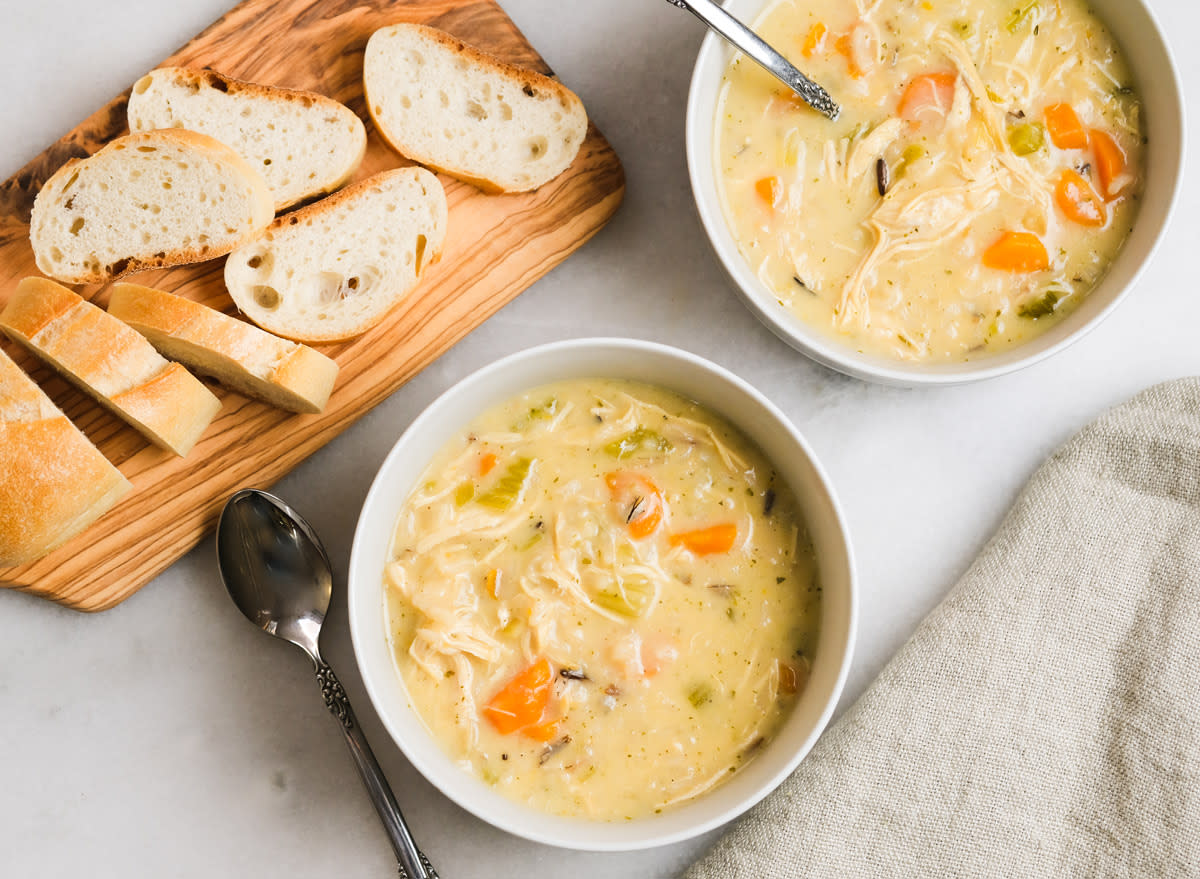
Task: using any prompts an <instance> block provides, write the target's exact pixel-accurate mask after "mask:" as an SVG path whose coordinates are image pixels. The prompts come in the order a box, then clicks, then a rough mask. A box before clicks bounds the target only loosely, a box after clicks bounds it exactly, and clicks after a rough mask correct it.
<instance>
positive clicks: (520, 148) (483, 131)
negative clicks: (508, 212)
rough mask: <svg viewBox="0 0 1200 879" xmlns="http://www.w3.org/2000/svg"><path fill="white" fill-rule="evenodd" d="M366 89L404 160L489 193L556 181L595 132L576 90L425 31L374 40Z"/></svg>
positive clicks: (408, 28) (412, 27) (387, 32)
mask: <svg viewBox="0 0 1200 879" xmlns="http://www.w3.org/2000/svg"><path fill="white" fill-rule="evenodd" d="M363 88H364V90H365V91H366V94H367V109H368V111H369V112H370V114H371V118H372V119H374V120H375V125H376V127H377V128H378V129H379V132H380V134H382V135H383V137H384V138H385V139H386V140H387V142H388V143H389V144H391V145H392V147H393V148H394V149H395V150H396V151H397V152H399V153H400V154H402V155H404V156H407V157H408V158H410V159H412V160H413V161H416V162H420V163H421V164H422V165H427V166H429V167H430V168H434V169H435V170H438V171H444V172H445V173H447V174H449V175H451V176H453V177H457V178H459V179H460V180H465V181H467V182H468V183H472V184H474V185H475V186H478V187H479V188H480V189H482V190H484V191H485V192H525V191H527V190H530V189H537V188H538V187H539V186H541V185H542V184H543V183H546V182H548V181H550V180H553V179H554V178H555V177H557V176H558V175H559V174H561V173H562V172H563V171H565V170H566V168H567V167H568V166H569V165H570V164H571V162H572V161H574V159H575V155H576V154H577V153H578V152H579V147H580V146H581V145H582V144H583V139H584V136H585V135H586V134H587V114H586V113H585V112H584V109H583V103H582V102H581V101H580V100H579V98H578V97H576V95H575V93H574V92H572V91H571V90H570V89H568V88H567V87H566V86H564V85H562V84H561V83H559V82H556V81H555V80H553V79H550V78H549V77H546V76H542V75H541V74H540V73H535V72H533V71H531V70H525V69H523V68H520V67H514V66H513V65H511V64H505V63H504V62H503V61H500V60H499V59H497V58H494V57H492V56H491V55H488V54H486V53H485V52H481V51H480V50H479V49H476V48H474V47H472V46H468V45H467V44H466V43H463V42H461V41H460V40H457V39H455V38H454V37H452V36H450V35H449V34H447V33H444V32H442V31H439V30H436V29H434V28H431V27H426V26H424V25H418V24H394V25H391V26H389V27H385V28H381V29H380V30H377V31H375V33H373V34H371V37H370V39H369V40H367V49H366V54H365V55H364V56H363Z"/></svg>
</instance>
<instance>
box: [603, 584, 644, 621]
mask: <svg viewBox="0 0 1200 879" xmlns="http://www.w3.org/2000/svg"><path fill="white" fill-rule="evenodd" d="M653 598H654V587H653V586H651V584H650V581H649V580H647V579H646V578H645V577H625V578H623V579H621V580H619V581H618V582H617V585H616V586H615V587H614V588H612V589H605V590H602V591H601V592H598V593H596V596H595V599H594V600H595V602H596V604H598V605H600V606H601V607H602V608H604V609H605V610H611V611H612V612H613V613H619V614H620V615H621V616H624V617H630V618H635V617H640V616H643V615H644V614H645V613H646V611H647V610H649V609H650V602H651V600H652V599H653Z"/></svg>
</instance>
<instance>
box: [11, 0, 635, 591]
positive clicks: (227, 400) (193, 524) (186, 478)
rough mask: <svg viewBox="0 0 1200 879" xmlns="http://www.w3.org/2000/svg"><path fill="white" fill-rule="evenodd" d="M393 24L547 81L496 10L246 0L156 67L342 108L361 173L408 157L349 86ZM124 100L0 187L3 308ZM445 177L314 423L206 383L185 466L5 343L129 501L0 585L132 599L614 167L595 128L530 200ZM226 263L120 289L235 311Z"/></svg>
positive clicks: (569, 247) (541, 240)
mask: <svg viewBox="0 0 1200 879" xmlns="http://www.w3.org/2000/svg"><path fill="white" fill-rule="evenodd" d="M400 21H412V22H420V23H423V24H428V25H432V26H434V27H438V28H441V29H442V30H445V31H449V32H450V33H452V34H454V35H455V36H457V37H459V38H461V39H463V40H464V41H466V42H468V43H472V44H474V45H476V46H478V47H480V48H482V49H485V50H487V51H489V52H492V53H493V54H495V55H497V56H499V57H500V58H502V59H504V60H506V61H509V62H512V63H515V64H519V65H522V66H525V67H530V68H533V69H536V70H539V71H541V72H543V73H550V70H549V69H548V68H547V67H546V64H545V62H543V61H542V59H541V58H540V57H539V56H538V54H537V53H536V52H535V51H534V49H533V47H532V46H530V45H529V43H528V42H526V40H525V38H524V37H523V36H522V35H521V33H520V32H519V31H518V30H517V28H516V26H515V25H514V24H513V23H512V21H510V20H509V19H508V17H507V16H506V15H505V14H504V12H503V10H501V8H500V7H499V6H498V5H497V4H496V3H495V2H493V0H246V2H244V3H242V4H241V5H239V6H237V7H236V8H234V9H233V10H232V11H230V12H229V13H228V14H227V15H225V16H224V17H223V18H222V19H221V20H220V21H218V22H216V23H215V24H213V25H212V26H211V27H209V28H208V29H207V30H205V31H204V32H203V33H202V34H200V35H199V36H197V37H196V38H195V39H193V40H192V41H191V42H190V43H188V44H187V45H186V46H184V47H183V48H182V49H181V50H180V51H178V52H177V53H176V54H174V55H172V56H171V57H170V58H168V59H166V61H164V62H163V64H164V65H167V64H172V65H190V66H209V67H212V68H214V69H216V70H219V71H221V72H222V73H226V74H229V75H231V76H234V77H237V78H240V79H247V80H252V81H256V82H263V83H270V84H275V85H282V86H288V87H292V88H301V89H310V90H312V91H316V92H321V93H322V94H326V95H329V96H330V97H333V98H336V99H337V100H339V101H342V102H343V103H345V104H347V105H348V106H349V107H350V108H351V109H352V110H354V111H355V112H356V113H358V115H359V116H360V117H361V118H362V119H363V121H364V122H366V124H367V132H368V145H367V154H366V159H365V160H364V161H363V164H362V168H361V169H360V170H359V172H358V174H357V175H356V179H358V178H362V177H367V176H370V175H371V174H374V173H376V172H378V171H382V170H384V169H387V168H394V167H398V166H400V165H404V164H408V163H407V162H406V161H404V160H403V159H401V158H400V157H399V156H398V155H397V154H396V153H394V152H392V151H391V150H390V149H389V148H388V147H387V146H386V145H385V144H384V143H383V141H382V139H381V138H380V137H379V134H378V133H377V132H376V131H375V130H374V128H373V126H372V125H371V123H370V121H369V116H368V114H367V110H366V105H365V102H364V99H363V91H362V79H361V75H362V56H363V49H364V47H365V45H366V42H367V37H369V36H370V35H371V33H372V32H373V31H375V30H376V29H377V28H379V27H382V26H384V25H387V24H392V23H395V22H400ZM567 85H568V86H569V85H570V83H567ZM128 94H129V93H128V91H127V92H126V93H125V94H123V95H121V96H120V97H118V98H116V99H115V100H113V101H112V102H110V103H109V104H108V105H107V106H105V107H102V108H101V109H99V110H98V111H96V112H95V113H93V114H92V115H91V116H90V117H89V118H88V119H86V120H84V121H83V122H82V123H81V124H80V125H79V126H77V127H76V128H75V129H74V130H73V131H72V132H70V133H69V134H67V135H66V136H65V137H63V138H62V139H61V140H60V141H58V142H57V143H55V144H54V145H52V146H51V147H49V148H48V149H47V150H46V151H45V152H43V153H42V154H41V155H40V156H38V157H37V158H36V159H34V160H33V161H32V162H30V163H29V164H28V165H27V166H26V167H25V168H23V169H22V170H21V171H20V172H19V173H18V174H16V175H15V176H14V177H12V178H11V179H9V180H8V181H6V182H5V183H4V184H3V186H0V307H2V306H3V303H4V302H5V301H6V300H7V297H8V295H9V293H10V292H11V290H12V289H13V287H14V286H15V284H16V282H17V281H18V280H20V279H21V278H23V277H25V276H26V275H30V274H37V273H38V272H37V268H36V267H35V265H34V261H33V252H32V250H31V249H30V246H29V212H30V209H31V207H32V205H33V199H34V196H35V195H36V194H37V191H38V188H39V187H40V186H41V184H42V182H43V181H45V180H46V179H47V178H48V177H49V176H50V175H51V174H52V173H54V171H55V170H56V169H57V168H58V167H59V166H60V165H61V164H62V163H63V162H65V161H66V160H67V159H69V158H71V157H74V156H86V155H90V154H91V153H93V152H95V151H96V150H97V149H98V148H99V147H100V146H101V145H103V144H104V143H106V142H107V141H109V140H111V139H112V138H114V137H116V136H118V135H121V134H124V133H126V131H127V128H126V123H125V105H126V100H127V98H128ZM441 179H442V182H443V183H444V184H445V186H446V197H447V200H448V202H449V205H450V220H449V228H448V234H447V238H446V243H445V249H444V252H443V256H442V259H441V261H440V262H439V263H437V264H435V265H434V266H433V267H432V269H431V270H430V271H429V272H428V273H427V274H426V276H425V277H424V278H423V279H422V281H421V283H420V284H419V286H418V288H417V289H416V290H414V291H413V292H412V293H411V294H410V295H409V298H408V299H407V300H406V301H405V302H404V303H402V304H401V305H400V306H399V307H398V308H397V309H395V310H394V311H393V312H392V313H391V314H390V315H389V316H388V318H387V319H386V320H384V322H383V323H381V324H380V325H379V326H377V327H375V328H374V329H372V330H370V331H369V332H368V333H366V334H365V335H363V336H361V337H359V338H358V339H355V340H353V341H351V342H346V343H342V344H340V345H332V346H324V347H322V348H321V349H320V350H321V351H323V352H324V353H326V354H328V355H329V356H331V357H333V358H335V359H336V360H337V361H338V364H339V365H340V367H341V372H340V374H339V376H338V382H337V386H336V387H335V388H334V392H333V397H332V399H331V400H330V403H329V407H328V408H327V409H326V410H325V412H324V413H322V414H321V415H292V414H289V413H286V412H281V411H280V410H278V409H273V408H271V407H270V406H267V405H265V404H263V403H257V402H254V401H251V400H247V399H246V398H244V397H240V396H238V395H236V394H233V393H227V392H225V391H224V390H217V393H218V395H219V396H221V398H222V402H223V407H222V409H221V412H220V414H219V415H218V416H217V418H216V420H214V421H213V423H212V425H211V426H210V427H209V428H208V431H207V432H206V433H205V435H204V437H203V439H201V441H200V442H199V444H197V446H196V447H195V448H194V449H193V450H192V452H191V453H190V454H189V455H188V456H187V457H186V458H183V459H181V458H177V457H175V456H174V455H171V454H170V453H168V452H164V451H162V450H160V449H157V448H155V447H153V446H150V445H148V444H147V443H146V441H145V440H143V439H142V438H141V437H140V435H138V434H137V433H136V432H135V431H134V430H133V429H132V428H129V427H126V426H125V425H124V424H123V423H122V422H120V421H118V420H117V419H115V418H113V417H112V416H110V415H108V414H107V413H106V412H104V411H102V410H101V409H100V408H99V407H98V406H97V405H96V404H94V403H93V402H91V401H90V400H88V399H87V398H85V397H84V396H83V395H82V394H80V393H78V392H76V391H75V390H74V389H73V388H70V387H69V386H68V385H66V383H65V382H64V381H62V380H61V379H59V378H57V377H56V376H54V375H53V374H52V373H51V372H50V371H49V370H48V369H47V368H45V367H43V366H41V365H39V364H37V363H36V362H34V361H33V360H32V359H31V358H30V357H29V356H28V355H26V354H24V353H23V352H20V351H18V350H17V349H16V348H15V346H13V345H11V344H10V343H8V342H7V340H6V341H5V342H4V344H3V347H4V350H5V351H6V352H7V353H8V354H10V355H11V356H12V357H13V358H14V359H15V360H17V362H18V363H20V364H21V365H22V366H23V367H25V369H26V370H27V371H28V372H30V374H31V375H32V376H33V377H34V378H35V379H36V380H37V381H38V383H39V384H40V385H41V386H42V388H43V389H44V390H45V391H46V392H47V393H48V394H49V395H50V396H51V397H52V398H53V399H54V400H55V402H57V403H58V404H59V406H61V407H62V408H63V410H64V411H65V412H66V413H67V414H68V415H69V416H70V417H71V419H72V420H73V421H74V422H75V423H76V424H77V425H78V426H79V427H80V428H81V429H82V430H83V431H84V432H85V433H86V434H87V435H88V436H89V437H90V438H91V439H92V441H93V442H95V443H96V444H97V445H99V447H100V449H101V450H102V451H103V452H104V453H105V455H107V456H108V458H109V460H110V461H112V462H113V463H114V464H116V465H117V466H118V467H119V468H120V470H121V472H122V473H124V474H125V476H126V477H127V478H128V479H129V480H130V481H131V482H132V483H133V491H132V492H130V493H129V494H128V495H126V497H125V498H124V499H123V500H122V501H120V502H119V503H118V504H117V506H115V507H114V508H113V509H112V510H111V511H110V512H108V513H107V514H106V515H105V516H103V517H102V518H101V519H99V520H98V521H97V522H96V523H94V524H93V525H92V526H91V527H90V528H89V529H87V530H86V531H85V532H84V533H83V534H81V535H80V536H78V537H76V538H75V539H73V540H71V541H69V542H68V543H67V544H66V545H64V546H62V547H60V548H59V549H57V550H55V551H54V552H53V553H51V554H50V555H48V556H46V557H45V558H42V559H40V560H38V561H37V562H34V563H31V564H28V565H22V566H20V567H17V568H10V569H7V570H0V584H2V585H3V586H6V587H11V588H16V589H21V590H25V591H27V592H31V593H34V594H36V595H40V596H43V597H45V598H49V599H52V600H54V601H58V602H61V603H62V604H65V605H68V606H70V607H74V608H78V609H80V610H87V611H98V610H104V609H106V608H109V607H112V606H113V605H114V604H117V603H118V602H120V601H121V600H123V599H125V598H127V597H129V596H130V595H131V594H133V593H134V592H136V591H137V590H138V589H140V588H141V587H142V586H143V585H145V584H146V583H147V582H149V581H150V580H151V579H152V578H153V577H154V576H155V575H156V574H158V573H159V572H160V571H162V570H163V569H164V568H166V567H167V566H168V565H170V564H171V563H172V562H174V561H175V560H176V559H177V558H179V557H180V556H181V555H183V554H184V553H185V552H187V551H188V550H189V549H191V548H192V547H193V546H195V545H196V544H197V543H199V542H200V540H201V539H203V538H204V536H205V535H206V534H208V533H209V532H210V531H211V530H212V529H213V527H214V526H215V524H216V519H217V515H218V513H219V512H220V509H221V506H222V504H223V503H224V501H225V499H226V498H227V497H228V496H229V495H230V494H231V493H232V492H233V491H235V490H237V489H239V488H243V487H247V486H256V487H266V486H269V485H271V484H272V483H274V482H275V481H276V480H278V479H279V478H280V477H282V476H283V475H284V474H285V473H287V472H288V471H290V470H291V469H292V468H293V467H295V466H296V465H297V464H299V463H300V462H301V461H303V460H304V459H305V458H306V457H308V455H310V454H312V453H313V452H314V451H315V450H317V449H319V448H320V447H321V446H323V445H325V443H327V442H329V441H330V440H331V439H333V438H334V437H335V436H337V435H338V434H339V433H341V432H342V431H343V430H345V429H346V428H347V427H348V426H349V425H350V424H351V423H353V422H354V421H355V419H357V418H358V417H359V416H361V415H363V414H364V413H366V412H367V411H368V410H370V409H371V408H372V407H373V406H375V405H376V404H378V403H380V402H381V401H383V400H384V399H385V398H386V397H387V396H388V395H389V394H391V393H392V392H393V391H395V390H396V389H397V388H399V387H400V386H401V385H403V384H404V383H405V382H406V381H408V380H409V379H410V378H412V377H413V376H414V375H415V374H416V373H417V372H418V371H419V370H420V369H422V368H423V367H425V366H426V365H427V364H429V363H430V362H431V361H432V360H434V358H436V357H437V356H438V355H440V354H441V353H442V352H444V351H445V350H446V349H448V348H449V347H450V346H451V345H453V344H454V343H455V342H457V341H458V340H459V339H461V338H462V337H463V336H465V335H466V334H467V333H468V332H470V331H471V330H472V329H474V328H475V327H476V326H478V325H479V324H480V323H481V322H482V321H484V320H485V319H487V318H488V317H489V316H490V315H491V314H493V313H494V312H495V311H496V310H497V309H499V308H500V307H501V306H502V305H504V304H505V303H507V302H509V301H510V300H512V299H513V298H514V297H515V296H516V295H517V294H518V293H520V292H521V291H522V290H524V289H525V288H526V287H528V286H529V285H530V284H532V283H533V282H534V281H535V280H537V279H538V278H539V277H541V276H542V275H543V274H545V273H546V272H547V271H549V270H550V269H551V268H553V267H554V266H555V265H557V264H558V263H560V262H561V261H562V260H564V259H565V258H566V257H567V256H568V255H570V254H571V252H572V251H574V250H575V249H576V248H578V247H579V246H580V245H581V244H583V242H585V241H586V240H587V239H588V238H590V237H591V236H592V235H594V234H595V233H596V232H597V231H598V230H599V229H600V228H601V227H602V226H603V225H604V224H605V223H606V222H607V221H608V219H609V218H610V217H611V216H612V214H613V213H614V211H616V209H617V206H618V205H619V204H620V202H621V197H622V195H623V192H624V185H625V181H624V173H623V171H622V169H621V164H620V161H619V160H618V159H617V156H616V154H615V153H614V152H613V150H612V147H610V146H609V144H608V142H607V141H605V139H604V137H603V136H602V135H601V134H600V132H599V131H597V130H596V128H595V127H594V126H592V127H591V128H590V130H589V132H588V137H587V140H586V141H585V142H584V144H583V148H582V149H581V150H580V153H579V156H578V158H577V159H576V161H575V163H574V164H573V165H572V166H571V167H570V168H569V169H568V170H567V171H566V173H564V174H563V175H562V176H561V177H559V178H558V179H557V180H554V181H552V182H551V183H548V184H546V185H545V186H543V187H542V188H541V189H540V190H538V191H537V192H534V193H527V194H523V195H501V196H485V195H483V194H482V193H480V192H479V191H478V190H477V189H475V188H474V187H471V186H468V185H466V184H463V183H459V182H458V181H455V180H453V179H451V178H449V177H445V176H443V177H442V178H441ZM223 262H224V261H223V260H214V261H212V262H210V263H203V264H200V265H197V266H185V267H180V268H174V269H167V270H162V271H156V272H146V273H143V274H139V275H134V276H132V277H131V278H130V280H133V281H136V282H137V283H140V284H146V285H149V286H153V287H159V288H161V289H164V290H169V291H172V292H175V293H179V294H181V295H185V296H188V297H189V298H192V299H196V300H199V301H201V302H204V303H206V304H208V305H212V306H214V307H217V308H221V309H223V310H225V311H228V312H230V313H234V308H233V303H232V301H231V300H230V299H229V296H228V294H227V293H226V291H225V287H224V284H223V282H222V269H223ZM76 289H78V291H79V292H80V293H81V294H83V295H84V296H86V297H88V298H90V299H92V300H93V301H95V302H96V303H98V304H100V305H104V304H105V303H106V302H107V298H108V290H107V287H106V286H105V287H97V286H93V287H80V288H76ZM2 478H4V474H0V479H2Z"/></svg>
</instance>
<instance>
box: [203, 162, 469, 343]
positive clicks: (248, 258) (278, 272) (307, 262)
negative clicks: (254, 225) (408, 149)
mask: <svg viewBox="0 0 1200 879" xmlns="http://www.w3.org/2000/svg"><path fill="white" fill-rule="evenodd" d="M445 237H446V193H445V191H444V190H443V189H442V184H441V183H440V182H438V179H437V177H435V176H434V175H433V174H431V173H430V172H428V171H426V170H425V169H424V168H411V167H410V168H398V169H396V170H393V171H384V172H383V173H382V174H376V175H375V176H374V177H369V178H367V179H366V180H362V181H360V182H358V183H355V184H352V185H350V186H347V187H346V188H345V189H343V190H341V191H339V192H336V193H334V194H333V195H331V196H329V197H328V198H326V199H323V200H322V201H319V202H317V203H316V204H313V205H309V206H308V207H305V208H300V209H299V210H297V211H293V212H292V213H290V214H286V215H284V216H282V217H279V218H278V219H276V220H275V222H274V223H272V224H271V225H270V227H268V229H267V231H266V232H264V233H263V234H262V236H261V237H260V238H258V240H256V241H254V242H253V243H251V244H248V245H246V246H245V247H240V248H238V249H237V250H235V251H234V252H233V253H231V254H230V255H229V259H228V260H227V261H226V262H225V286H226V287H228V288H229V294H230V295H231V296H232V297H233V301H234V302H236V303H237V306H238V308H240V309H241V310H242V312H243V313H244V314H245V315H246V316H247V317H249V318H250V319H251V320H252V321H254V322H255V323H256V324H258V325H259V326H260V327H262V328H263V329H265V330H269V331H270V332H272V333H275V334H276V335H279V336H284V337H285V338H288V339H295V340H297V341H301V342H336V341H341V340H343V339H349V338H352V337H353V336H357V335H359V334H360V333H363V332H365V331H366V330H367V329H369V328H370V327H372V326H374V325H375V324H376V323H378V322H379V321H381V320H382V319H383V316H384V315H385V314H387V312H388V311H389V310H390V309H391V308H392V307H393V306H394V305H396V303H398V302H399V301H400V300H401V299H403V298H404V296H405V294H407V293H408V291H409V290H410V289H412V287H413V286H414V285H415V284H416V282H417V279H418V278H419V277H420V276H421V272H422V271H423V270H424V269H425V268H426V266H428V265H429V264H430V263H433V262H434V261H436V260H437V259H438V257H439V256H440V255H441V251H442V242H443V241H444V240H445Z"/></svg>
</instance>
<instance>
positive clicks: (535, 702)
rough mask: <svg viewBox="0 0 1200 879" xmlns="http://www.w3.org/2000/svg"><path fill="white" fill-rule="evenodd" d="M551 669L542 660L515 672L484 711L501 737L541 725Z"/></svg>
mask: <svg viewBox="0 0 1200 879" xmlns="http://www.w3.org/2000/svg"><path fill="white" fill-rule="evenodd" d="M553 683H554V669H553V668H551V666H550V660H548V659H545V658H542V659H539V660H537V661H536V662H534V663H533V664H532V665H528V666H526V667H525V668H523V669H521V670H520V671H519V672H517V673H516V674H515V675H514V676H513V677H512V678H511V679H510V680H509V682H508V683H507V684H505V685H504V687H503V688H501V690H500V692H498V693H497V694H496V695H495V696H493V697H492V698H491V701H489V702H488V704H487V705H485V706H484V708H483V716H484V717H486V718H487V719H488V721H489V722H490V723H491V724H492V726H493V727H494V728H495V730H496V732H498V733H500V734H501V735H509V734H511V733H515V732H522V731H523V730H525V729H526V728H527V727H532V726H536V725H538V724H541V723H542V722H543V721H542V718H543V716H544V715H545V713H546V706H547V705H548V704H549V703H550V690H551V687H552V685H553Z"/></svg>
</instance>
